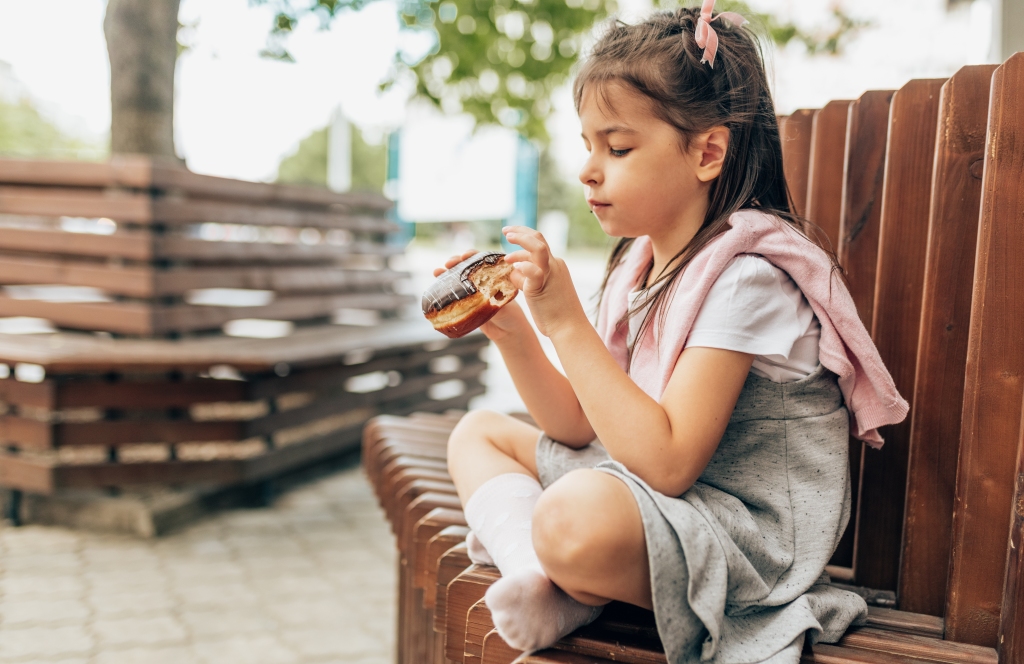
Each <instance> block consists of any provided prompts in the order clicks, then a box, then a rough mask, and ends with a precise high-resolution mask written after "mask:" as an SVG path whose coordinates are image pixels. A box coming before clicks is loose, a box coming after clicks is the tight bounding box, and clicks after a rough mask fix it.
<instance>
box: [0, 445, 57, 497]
mask: <svg viewBox="0 0 1024 664" xmlns="http://www.w3.org/2000/svg"><path fill="white" fill-rule="evenodd" d="M53 479H54V478H53V465H52V464H50V463H47V462H45V461H43V460H41V459H37V458H33V459H29V458H26V457H24V456H21V455H19V454H12V453H10V452H0V486H3V487H9V488H13V489H21V490H22V491H28V492H30V493H36V494H42V495H48V494H51V493H53V490H54V488H55V487H54V484H53Z"/></svg>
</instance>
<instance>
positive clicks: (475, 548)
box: [466, 530, 494, 565]
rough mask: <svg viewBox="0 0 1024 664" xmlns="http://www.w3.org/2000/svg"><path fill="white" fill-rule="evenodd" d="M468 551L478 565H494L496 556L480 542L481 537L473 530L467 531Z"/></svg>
mask: <svg viewBox="0 0 1024 664" xmlns="http://www.w3.org/2000/svg"><path fill="white" fill-rule="evenodd" d="M466 553H467V554H469V559H470V560H471V561H472V562H473V563H474V564H476V565H494V558H491V554H489V553H487V549H486V548H484V545H483V544H481V543H480V538H479V537H477V536H476V533H474V532H473V531H472V530H471V531H469V532H468V533H466Z"/></svg>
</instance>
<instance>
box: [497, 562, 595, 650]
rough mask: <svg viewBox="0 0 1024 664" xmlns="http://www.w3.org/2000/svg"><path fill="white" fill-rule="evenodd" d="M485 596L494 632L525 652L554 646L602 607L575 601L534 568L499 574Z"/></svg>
mask: <svg viewBox="0 0 1024 664" xmlns="http://www.w3.org/2000/svg"><path fill="white" fill-rule="evenodd" d="M485 598H486V602H487V608H488V609H490V610H491V619H492V620H493V621H494V626H495V627H496V628H497V630H498V634H500V635H501V638H503V639H505V642H506V643H508V644H509V645H510V646H512V647H513V648H517V649H519V650H523V651H525V652H533V651H535V650H541V649H543V648H547V647H549V646H552V645H554V643H555V642H556V641H558V640H559V639H561V638H562V637H563V636H566V635H567V634H569V633H570V632H573V631H575V630H576V629H577V628H579V627H582V626H584V625H588V624H590V623H592V622H593V621H594V620H595V619H596V618H597V617H598V616H599V615H601V609H602V608H603V607H600V606H587V605H586V604H581V603H580V602H577V601H576V600H574V599H573V598H572V597H569V596H568V595H566V594H565V592H564V591H562V589H561V588H559V587H558V586H556V585H555V584H553V583H552V582H551V579H549V578H548V577H547V576H545V575H544V573H543V572H541V571H538V570H535V569H526V570H522V571H521V572H517V573H515V574H513V575H511V576H505V577H502V578H501V579H499V580H498V581H496V582H495V583H494V585H492V586H491V587H490V588H488V589H487V594H486V595H485Z"/></svg>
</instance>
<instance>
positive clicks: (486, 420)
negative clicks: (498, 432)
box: [448, 410, 501, 458]
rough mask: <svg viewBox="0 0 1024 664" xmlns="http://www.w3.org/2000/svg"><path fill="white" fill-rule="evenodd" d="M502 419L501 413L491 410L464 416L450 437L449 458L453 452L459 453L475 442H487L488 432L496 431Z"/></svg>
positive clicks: (470, 412)
mask: <svg viewBox="0 0 1024 664" xmlns="http://www.w3.org/2000/svg"><path fill="white" fill-rule="evenodd" d="M500 417H501V415H500V413H496V412H494V411H491V410H471V411H469V412H468V413H466V414H465V415H463V416H462V419H461V420H459V423H458V424H456V425H455V428H454V429H452V432H451V434H449V436H448V455H449V458H450V457H451V454H452V452H455V453H458V452H459V451H460V450H463V449H464V448H465V446H466V445H472V444H473V442H474V441H480V440H484V441H486V440H487V438H488V432H489V431H493V430H494V427H495V424H496V422H497V420H498V419H499V418H500Z"/></svg>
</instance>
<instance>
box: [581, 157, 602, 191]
mask: <svg viewBox="0 0 1024 664" xmlns="http://www.w3.org/2000/svg"><path fill="white" fill-rule="evenodd" d="M601 179H602V176H601V170H600V169H599V168H598V167H597V165H596V164H595V163H594V155H593V154H591V155H590V157H588V158H587V160H586V161H585V162H584V163H583V168H582V169H580V182H582V183H583V184H585V185H587V186H592V185H595V184H601Z"/></svg>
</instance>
